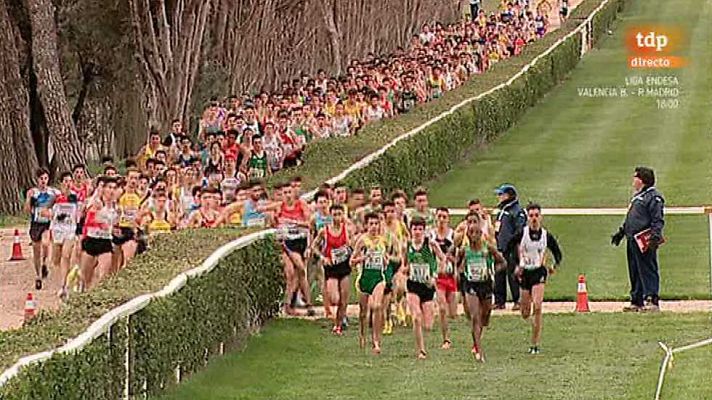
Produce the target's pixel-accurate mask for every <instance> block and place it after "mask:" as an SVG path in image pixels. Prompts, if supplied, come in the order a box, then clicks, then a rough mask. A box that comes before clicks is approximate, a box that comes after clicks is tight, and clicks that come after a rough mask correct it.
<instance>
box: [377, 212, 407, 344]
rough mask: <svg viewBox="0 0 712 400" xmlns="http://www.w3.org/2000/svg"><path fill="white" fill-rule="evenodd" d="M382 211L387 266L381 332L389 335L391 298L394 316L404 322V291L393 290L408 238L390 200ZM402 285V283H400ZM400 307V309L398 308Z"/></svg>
mask: <svg viewBox="0 0 712 400" xmlns="http://www.w3.org/2000/svg"><path fill="white" fill-rule="evenodd" d="M383 213H384V214H385V221H384V228H385V229H384V230H385V235H386V238H387V239H388V266H387V267H386V272H385V279H386V289H385V291H384V299H383V305H384V307H385V308H386V309H385V312H386V317H385V320H384V324H383V334H384V335H390V334H392V333H393V321H392V320H391V300H392V299H395V302H396V316H397V317H400V316H401V315H402V321H400V320H399V322H401V324H405V312H403V310H402V300H403V298H404V297H405V296H404V295H405V291H404V290H403V291H398V292H399V293H397V295H396V296H393V295H392V294H393V292H394V290H395V286H396V282H395V281H396V280H397V279H398V277H399V276H403V275H402V274H401V273H400V269H401V264H402V254H401V253H402V250H403V246H404V245H405V243H406V241H407V240H408V234H407V232H408V228H406V226H405V224H404V223H403V222H402V221H401V220H399V219H397V217H396V205H395V204H394V203H393V202H392V201H386V202H385V203H383ZM402 286H404V285H402ZM399 307H400V309H399Z"/></svg>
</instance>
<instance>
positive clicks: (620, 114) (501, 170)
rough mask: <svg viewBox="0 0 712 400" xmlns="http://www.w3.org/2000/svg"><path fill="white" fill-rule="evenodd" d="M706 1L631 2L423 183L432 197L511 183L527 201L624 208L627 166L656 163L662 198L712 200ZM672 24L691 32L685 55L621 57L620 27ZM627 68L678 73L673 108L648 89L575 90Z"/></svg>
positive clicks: (449, 202)
mask: <svg viewBox="0 0 712 400" xmlns="http://www.w3.org/2000/svg"><path fill="white" fill-rule="evenodd" d="M710 21H712V4H711V3H710V2H709V1H700V0H675V1H659V0H646V1H634V2H632V3H631V6H630V7H629V10H628V12H626V13H625V15H624V18H623V20H622V22H621V26H619V28H618V29H616V31H615V32H614V34H613V35H612V36H610V37H608V38H606V40H605V41H604V42H603V44H602V47H601V48H600V49H595V50H593V51H592V52H591V53H590V54H588V55H587V56H586V57H585V58H584V59H583V60H582V61H581V63H580V64H579V66H578V67H577V68H576V69H575V70H574V71H573V73H572V74H571V76H570V78H569V79H568V81H567V82H565V83H564V84H562V85H561V86H559V87H558V88H555V89H554V90H553V91H552V92H551V93H550V94H549V95H548V96H547V97H546V98H545V99H544V100H543V101H542V102H541V103H540V104H538V105H537V106H536V107H535V108H532V109H531V110H529V112H528V113H527V114H526V115H525V116H524V118H522V120H521V121H520V122H519V123H518V124H517V125H516V126H515V127H513V128H512V129H511V130H509V131H508V132H507V133H506V134H504V135H503V136H502V137H501V138H500V139H498V140H497V141H496V142H495V143H493V144H492V145H491V146H490V147H489V148H487V149H482V150H479V151H477V152H475V154H474V155H473V158H472V159H470V160H468V161H466V162H463V163H462V164H461V165H459V166H458V167H456V168H454V169H453V170H452V171H450V172H449V173H447V174H444V175H443V176H441V177H440V178H439V179H438V180H436V181H435V182H432V183H431V184H430V185H429V187H430V189H431V192H432V201H431V203H432V204H436V205H444V206H450V207H462V204H463V203H464V202H466V201H467V200H469V199H471V198H473V197H482V198H483V199H485V200H488V202H491V201H493V197H492V190H493V188H495V187H496V186H498V185H499V184H501V183H502V182H511V183H514V184H515V185H516V186H517V187H518V189H519V190H520V192H521V194H522V199H523V200H524V201H525V202H526V201H530V200H532V201H537V202H540V203H542V204H543V205H544V206H546V207H613V206H617V207H625V206H626V205H627V202H628V198H629V195H630V193H631V187H630V180H631V179H630V177H631V175H632V171H633V168H634V167H635V166H636V165H639V164H647V165H650V166H651V167H653V168H654V169H655V170H656V172H657V178H658V184H657V186H658V188H659V189H660V190H661V191H662V192H663V194H664V195H665V197H666V200H667V204H668V205H676V206H683V205H701V204H709V203H712V174H710V173H709V171H710V170H712V157H710V156H709V155H710V154H712V140H710V134H711V132H712V131H711V130H712V113H710V112H709V110H710V106H711V105H712V97H710V93H712V74H710V72H709V65H712V23H711V22H710ZM640 23H661V24H678V25H682V26H684V29H685V31H687V34H688V36H689V38H690V40H689V42H690V43H689V46H688V48H687V50H686V51H685V52H684V55H685V56H687V57H688V59H689V61H690V64H689V66H688V67H686V68H683V69H679V70H657V71H656V70H647V71H648V72H637V71H632V70H629V69H628V68H627V66H626V57H627V54H626V50H625V47H624V46H623V39H624V38H623V34H624V31H625V30H624V29H623V28H624V27H625V26H628V25H632V24H640ZM634 75H641V76H646V75H655V76H676V77H677V78H678V80H679V85H680V86H679V88H680V92H681V94H680V97H679V104H680V105H679V108H678V109H676V110H658V109H657V105H656V101H655V99H654V98H637V97H628V98H625V99H623V98H590V97H579V95H578V89H579V88H590V87H625V78H626V77H630V76H634Z"/></svg>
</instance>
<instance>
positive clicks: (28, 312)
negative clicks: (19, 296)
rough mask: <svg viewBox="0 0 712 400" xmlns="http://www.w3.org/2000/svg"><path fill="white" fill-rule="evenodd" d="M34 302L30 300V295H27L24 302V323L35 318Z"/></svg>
mask: <svg viewBox="0 0 712 400" xmlns="http://www.w3.org/2000/svg"><path fill="white" fill-rule="evenodd" d="M35 307H36V304H35V300H34V299H33V298H32V293H27V299H26V300H25V323H28V322H30V320H31V319H32V318H34V317H35Z"/></svg>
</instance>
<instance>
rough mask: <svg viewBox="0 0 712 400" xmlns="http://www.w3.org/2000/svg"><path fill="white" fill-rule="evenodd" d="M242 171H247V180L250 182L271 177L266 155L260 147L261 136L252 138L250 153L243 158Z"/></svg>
mask: <svg viewBox="0 0 712 400" xmlns="http://www.w3.org/2000/svg"><path fill="white" fill-rule="evenodd" d="M243 169H244V170H246V171H247V178H248V179H250V180H254V179H264V178H266V177H268V176H270V175H272V170H271V169H270V167H269V162H268V160H267V153H266V152H265V150H264V148H263V147H262V136H260V135H255V136H253V137H252V151H251V152H250V157H248V158H245V160H244V161H243Z"/></svg>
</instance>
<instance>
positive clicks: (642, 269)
mask: <svg viewBox="0 0 712 400" xmlns="http://www.w3.org/2000/svg"><path fill="white" fill-rule="evenodd" d="M654 185H655V173H654V172H653V170H652V169H650V168H647V167H637V168H636V169H635V173H634V174H633V188H634V189H635V194H634V195H633V198H632V199H631V200H630V204H629V206H628V214H627V215H626V217H625V221H624V222H623V226H621V227H620V228H618V232H616V233H615V234H614V235H613V236H612V237H611V243H612V244H613V245H615V246H618V245H619V244H620V242H621V240H623V238H624V237H625V238H626V243H627V258H628V276H629V278H630V305H629V306H626V307H624V308H623V311H633V312H637V311H653V312H656V311H660V307H659V304H658V300H659V293H660V268H659V266H658V254H657V250H658V246H660V244H662V242H663V226H664V225H665V220H664V216H663V209H664V206H665V199H663V195H662V194H661V193H660V192H658V190H657V189H656V188H655V186H654ZM648 229H649V230H650V231H649V240H648V244H647V249H645V248H644V250H645V251H642V250H641V247H639V246H638V243H637V241H636V239H635V236H636V235H637V234H639V233H641V232H644V231H646V230H648ZM644 236H648V235H644Z"/></svg>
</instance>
